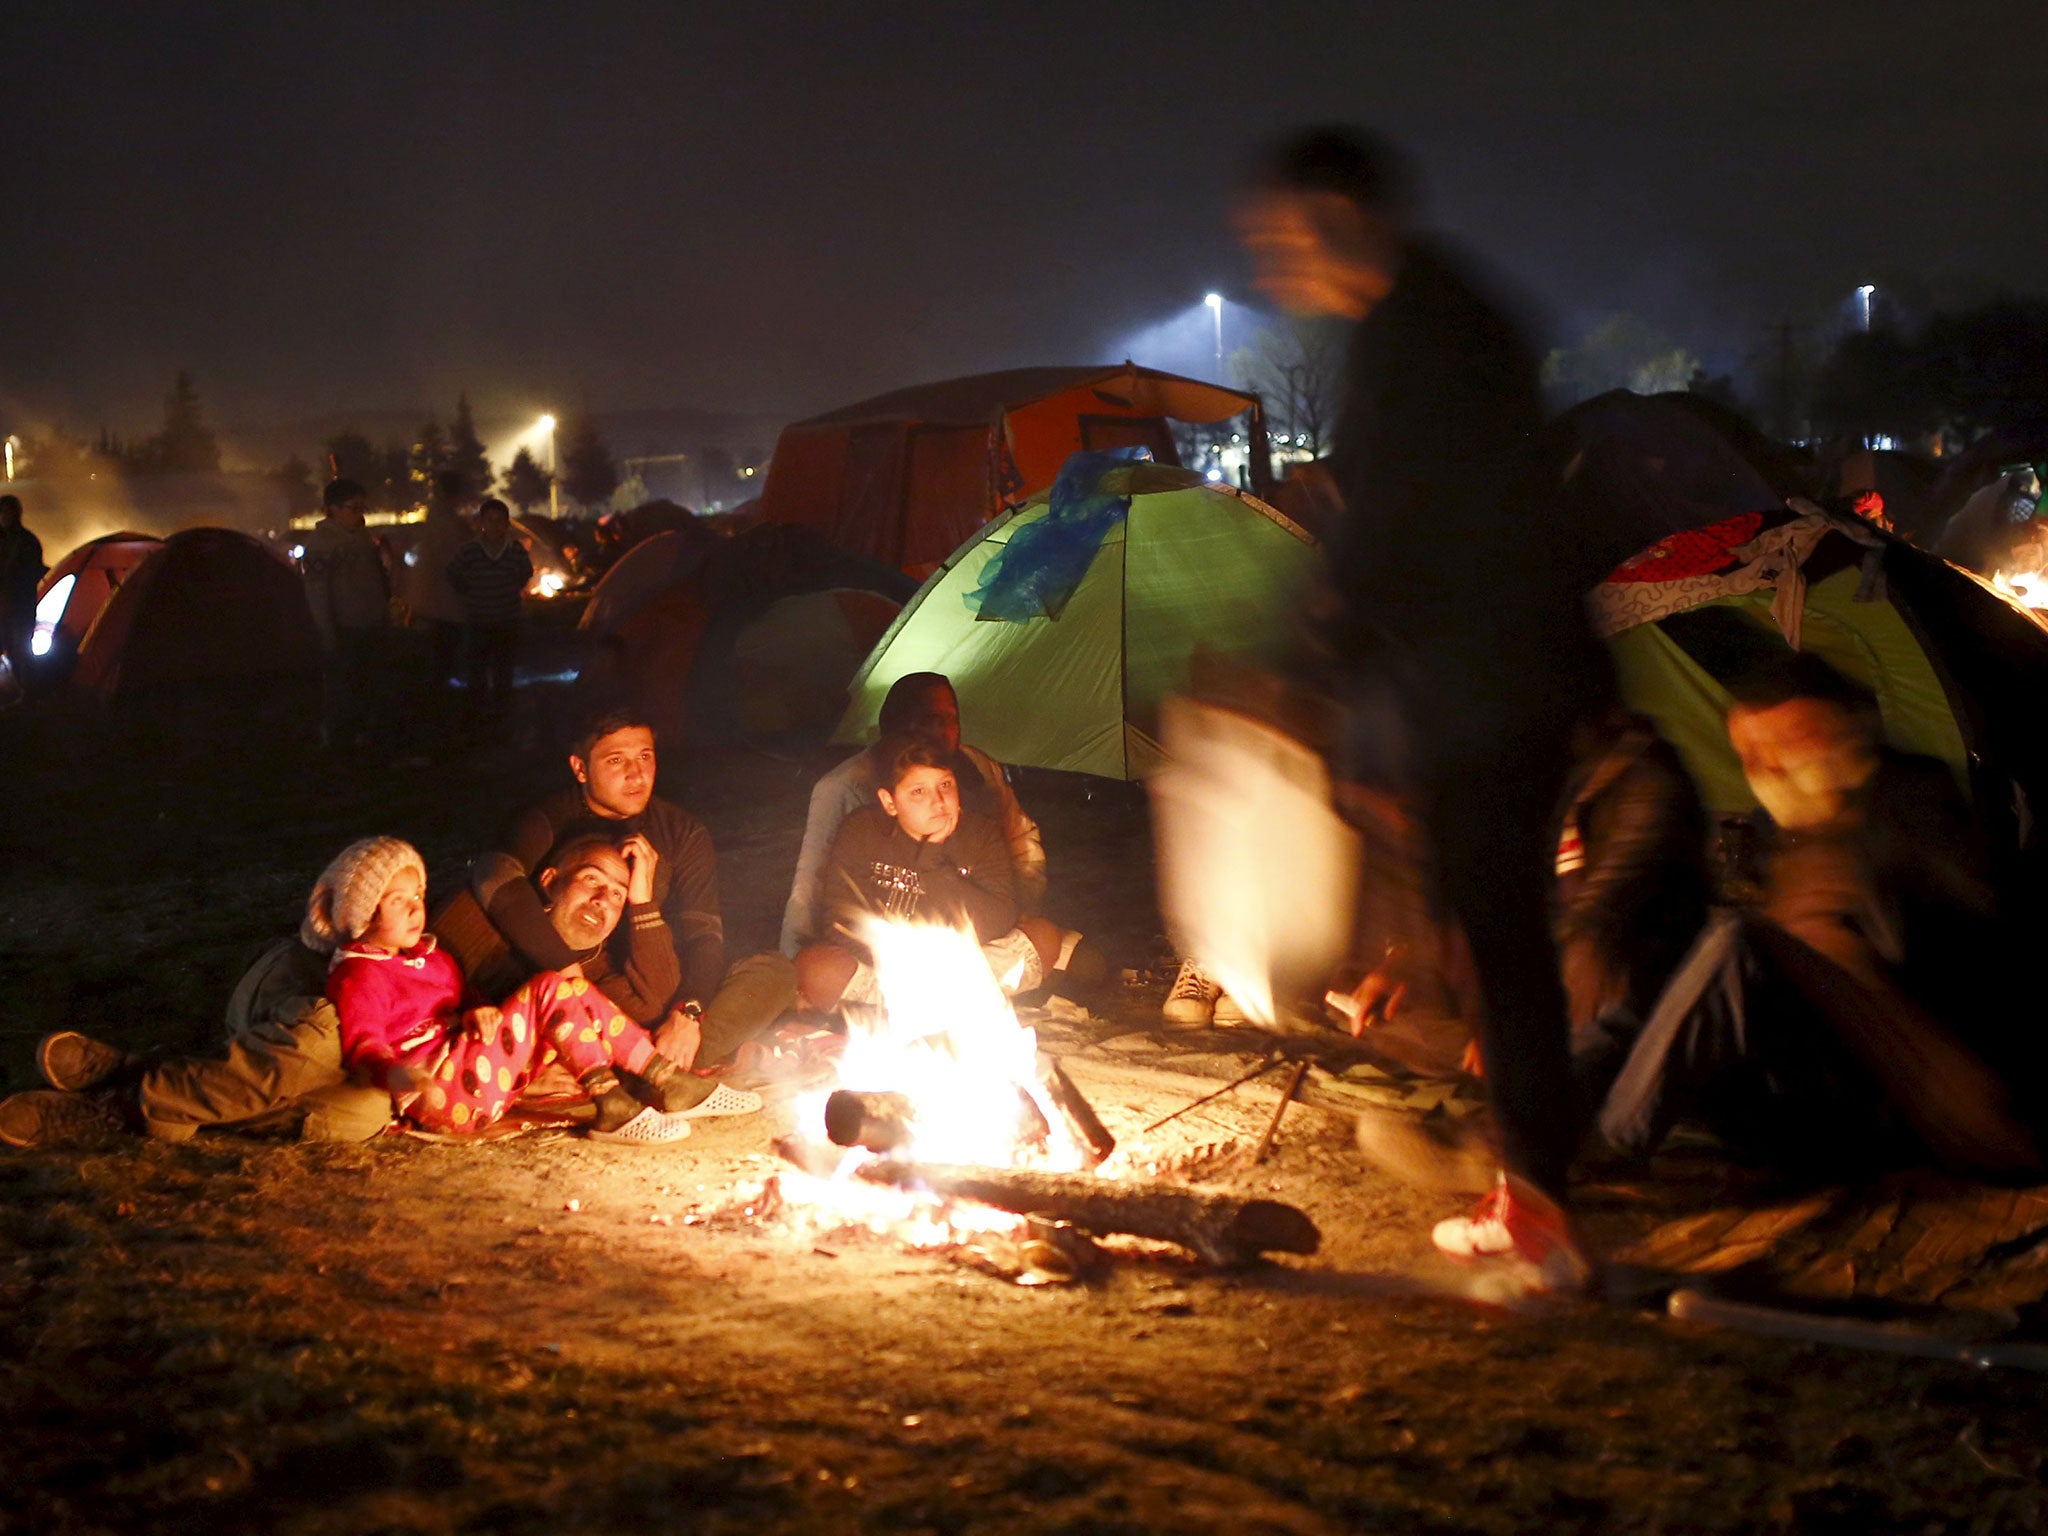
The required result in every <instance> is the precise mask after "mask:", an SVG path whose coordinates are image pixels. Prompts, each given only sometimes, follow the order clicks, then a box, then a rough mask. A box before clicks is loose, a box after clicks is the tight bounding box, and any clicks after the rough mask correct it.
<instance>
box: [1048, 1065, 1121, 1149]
mask: <svg viewBox="0 0 2048 1536" xmlns="http://www.w3.org/2000/svg"><path fill="white" fill-rule="evenodd" d="M1040 1081H1041V1082H1043V1083H1044V1085H1045V1095H1046V1097H1047V1098H1049V1099H1051V1100H1052V1101H1053V1103H1054V1105H1056V1106H1057V1107H1058V1109H1059V1112H1060V1114H1061V1115H1062V1116H1064V1117H1065V1119H1066V1122H1067V1128H1068V1129H1069V1130H1070V1131H1072V1132H1073V1133H1074V1140H1075V1141H1077V1142H1079V1143H1080V1144H1081V1149H1082V1151H1084V1152H1086V1153H1087V1154H1088V1166H1089V1167H1091V1168H1093V1167H1095V1166H1096V1165H1097V1164H1099V1163H1101V1162H1102V1161H1103V1159H1105V1158H1106V1157H1108V1156H1109V1154H1110V1153H1112V1152H1114V1151H1115V1150H1116V1138H1115V1137H1114V1136H1112V1135H1110V1134H1109V1127H1108V1126H1106V1125H1104V1124H1103V1123H1102V1117H1101V1116H1100V1115H1098V1114H1096V1113H1095V1106H1094V1105H1093V1104H1090V1103H1089V1102H1088V1100H1087V1098H1086V1096H1085V1095H1083V1094H1082V1092H1081V1090H1080V1089H1079V1088H1076V1087H1075V1086H1074V1080H1073V1079H1072V1078H1071V1077H1069V1076H1067V1070H1066V1068H1065V1067H1062V1066H1061V1065H1060V1064H1059V1063H1058V1062H1056V1061H1053V1060H1051V1059H1049V1058H1048V1059H1047V1061H1046V1068H1045V1073H1044V1075H1043V1077H1042V1078H1041V1079H1040Z"/></svg>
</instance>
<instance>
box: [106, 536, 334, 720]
mask: <svg viewBox="0 0 2048 1536" xmlns="http://www.w3.org/2000/svg"><path fill="white" fill-rule="evenodd" d="M319 665H320V642H319V639H318V637H317V636H316V635H315V634H314V631H313V615H312V613H311V612H310V611H309V610H308V609H307V607H306V589H305V587H304V586H303V585H302V584H301V582H300V580H299V574H298V572H297V571H295V570H293V569H292V567H291V565H290V564H289V563H288V562H286V561H285V559H284V558H283V557H282V556H280V555H278V554H277V553H275V552H274V551H272V550H271V549H270V548H269V547H268V546H266V545H264V544H263V543H261V542H259V541H258V540H256V539H252V538H250V537H249V536H248V535H247V534H245V533H235V532H232V531H231V530H229V529H226V528H188V529H186V530H185V531H184V532H182V533H174V534H172V535H171V536H170V537H169V538H168V539H166V540H164V542H163V545H162V547H161V548H159V549H158V550H157V551H156V552H155V553H154V554H152V555H151V556H150V557H149V558H148V559H146V560H144V561H143V562H142V563H141V564H140V565H138V566H137V567H136V568H135V569H134V571H133V572H131V573H130V575H129V577H128V579H127V580H126V581H124V582H122V583H121V585H120V588H119V589H118V590H117V591H115V593H114V595H113V596H112V597H111V598H110V599H109V600H108V601H107V605H106V606H105V607H104V608H102V609H101V610H100V615H99V617H98V618H97V619H95V620H94V621H93V625H92V628H91V629H89V630H87V631H86V634H85V639H84V640H83V641H82V642H81V643H80V644H79V647H78V669H77V671H76V672H74V673H73V674H72V678H73V681H74V682H75V683H76V684H77V685H78V686H79V687H80V688H81V689H83V690H85V691H86V692H88V693H91V694H95V695H97V696H98V697H99V698H101V699H102V700H104V701H107V702H109V703H113V702H117V701H121V700H126V699H130V698H135V697H139V696H143V695H148V694H155V693H164V692H169V691H172V690H178V689H183V688H187V687H191V686H193V685H201V684H213V683H231V684H235V685H240V686H246V687H248V689H249V691H250V693H251V695H252V697H253V696H255V695H258V694H261V693H263V692H265V691H267V690H269V689H270V688H272V687H273V686H274V685H275V684H276V683H277V682H279V681H280V680H282V679H284V678H287V677H297V676H310V675H311V674H313V673H314V672H316V671H317V670H318V668H319Z"/></svg>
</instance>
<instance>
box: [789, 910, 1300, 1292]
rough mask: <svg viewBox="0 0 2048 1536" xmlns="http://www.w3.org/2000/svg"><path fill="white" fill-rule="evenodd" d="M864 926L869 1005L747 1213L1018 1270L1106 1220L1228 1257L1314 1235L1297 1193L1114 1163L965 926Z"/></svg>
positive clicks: (1292, 1246) (1088, 1256)
mask: <svg viewBox="0 0 2048 1536" xmlns="http://www.w3.org/2000/svg"><path fill="white" fill-rule="evenodd" d="M862 937H863V939H864V940H865V941H866V943H867V944H868V946H869V950H870V952H871V953H872V954H873V956H874V962H875V971H876V975H877V978H878V980H879V983H880V990H881V994H882V1005H881V1006H880V1007H878V1008H873V1009H858V1010H854V1011H853V1014H852V1016H851V1017H850V1019H849V1030H848V1038H847V1044H846V1049H845V1051H844V1052H843V1053H842V1055H841V1057H840V1060H839V1064H838V1069H837V1074H836V1079H837V1080H836V1081H835V1082H834V1083H832V1084H829V1085H826V1086H823V1087H821V1088H818V1089H816V1090H814V1091H812V1092H810V1093H807V1094H805V1095H804V1096H802V1097H801V1098H800V1099H799V1100H798V1104H797V1122H796V1129H795V1130H794V1131H793V1132H792V1133H791V1134H790V1135H789V1136H787V1137H785V1138H783V1139H782V1140H781V1141H780V1142H778V1143H777V1151H778V1152H780V1153H781V1154H782V1156H783V1158H784V1159H785V1161H786V1162H787V1163H788V1164H789V1167H788V1168H787V1169H785V1170H784V1171H783V1172H781V1173H780V1174H778V1175H777V1176H776V1178H775V1179H774V1180H773V1181H772V1184H773V1186H774V1187H773V1188H772V1189H771V1190H767V1191H764V1192H763V1196H762V1197H760V1198H757V1199H756V1200H755V1201H754V1202H752V1204H753V1207H754V1210H755V1212H756V1213H757V1215H758V1214H765V1213H767V1212H770V1211H772V1213H773V1214H774V1215H775V1216H776V1217H777V1218H778V1219H780V1220H783V1221H790V1222H795V1223H797V1224H799V1226H800V1227H801V1228H802V1229H803V1231H804V1234H805V1235H806V1236H809V1237H811V1238H813V1239H820V1240H821V1239H822V1238H823V1236H824V1235H825V1234H827V1233H830V1232H834V1231H846V1230H849V1229H857V1230H865V1231H867V1232H871V1233H875V1234H877V1235H881V1236H886V1237H890V1238H893V1239H895V1240H897V1241H900V1242H902V1243H904V1244H906V1245H908V1246H910V1247H912V1248H915V1249H922V1250H953V1251H956V1252H960V1253H962V1254H963V1256H966V1257H968V1258H970V1259H972V1260H974V1261H976V1262H979V1263H982V1264H983V1265H984V1267H996V1268H999V1269H1002V1270H1004V1271H1005V1272H1008V1273H1012V1274H1013V1276H1014V1277H1015V1278H1020V1279H1030V1278H1036V1279H1040V1280H1043V1279H1048V1278H1069V1277H1071V1275H1073V1274H1076V1273H1078V1272H1080V1271H1081V1270H1083V1269H1085V1268H1087V1267H1088V1266H1089V1264H1090V1263H1091V1262H1093V1261H1094V1260H1095V1259H1096V1258H1097V1257H1098V1251H1097V1250H1096V1248H1095V1246H1094V1243H1093V1239H1094V1238H1096V1237H1104V1236H1109V1235H1112V1234H1125V1235H1130V1236H1135V1237H1142V1238H1150V1239H1155V1240H1159V1241H1164V1242H1169V1243H1174V1244H1178V1245H1179V1246H1181V1247H1183V1248H1187V1249H1189V1250H1191V1251H1192V1252H1194V1253H1195V1254H1196V1255H1198V1256H1199V1257H1200V1258H1202V1259H1204V1260H1206V1261H1207V1262H1209V1263H1212V1264H1217V1265H1225V1266H1230V1265H1238V1264H1243V1263H1247V1262H1250V1261H1252V1260H1254V1259H1256V1258H1257V1257H1258V1256H1259V1255H1261V1254H1264V1253H1270V1252H1280V1253H1301V1254H1305V1253H1313V1252H1314V1251H1315V1249H1316V1247H1317V1244H1318V1242H1319V1241H1320V1234H1319V1233H1318V1232H1317V1231H1316V1228H1315V1225H1314V1223H1313V1222H1311V1221H1310V1220H1309V1218H1308V1217H1307V1216H1306V1215H1305V1214H1303V1213H1302V1212H1301V1211H1299V1210H1297V1209H1295V1208H1294V1207H1292V1206H1289V1205H1284V1204H1281V1203H1280V1202H1278V1201H1273V1200H1260V1199H1245V1198H1241V1197H1238V1196H1233V1195H1227V1194H1218V1193H1208V1192H1203V1191H1200V1190H1194V1189H1190V1188H1186V1187H1184V1186H1179V1185H1173V1184H1166V1183H1158V1182H1144V1181H1139V1180H1136V1179H1129V1178H1124V1177H1121V1176H1120V1174H1121V1171H1122V1170H1121V1169H1120V1168H1119V1167H1118V1164H1117V1161H1116V1158H1115V1152H1116V1141H1115V1138H1114V1137H1113V1136H1111V1134H1110V1133H1109V1131H1108V1130H1107V1129H1106V1128H1105V1127H1104V1125H1103V1123H1102V1121H1101V1119H1100V1118H1099V1117H1098V1116H1097V1115H1096V1113H1095V1111H1094V1109H1093V1108H1092V1107H1091V1106H1090V1105H1089V1103H1088V1101H1087V1099H1086V1097H1085V1096H1084V1095H1083V1094H1082V1093H1081V1091H1080V1089H1079V1088H1077V1087H1076V1086H1075V1084H1074V1082H1073V1080H1072V1079H1071V1078H1070V1077H1069V1076H1068V1075H1067V1073H1066V1072H1065V1071H1064V1070H1063V1069H1062V1068H1061V1067H1060V1065H1059V1064H1058V1063H1057V1062H1054V1061H1051V1060H1050V1059H1048V1058H1044V1057H1041V1055H1040V1054H1039V1051H1038V1041H1037V1037H1036V1035H1035V1033H1034V1032H1033V1031H1032V1030H1031V1029H1030V1028H1029V1027H1027V1026H1026V1025H1025V1024H1023V1023H1022V1022H1021V1021H1020V1020H1019V1019H1018V1017H1017V1015H1016V1013H1015V1011H1014V1010H1013V1009H1012V1008H1011V1006H1010V1003H1009V1000H1008V999H1007V998H1006V997H1005V996H1004V993H1003V988H1002V986H1001V985H999V984H998V982H997V980H996V978H995V977H994V976H993V975H992V974H991V973H990V971H989V968H988V965H987V962H986V961H985V959H984V958H983V955H982V951H981V949H980V947H979V946H978V945H977V944H976V943H975V941H974V939H973V937H972V935H970V934H965V933H961V932H958V931H955V930H953V929H950V928H944V927H936V926H931V925H921V924H914V923H908V922H902V921H895V920H879V919H878V920H876V921H874V922H873V923H872V924H871V925H870V926H869V928H868V929H867V931H866V932H865V933H863V935H862ZM992 1254H1001V1255H1004V1257H1000V1258H996V1259H994V1260H993V1261H992V1258H991V1256H992Z"/></svg>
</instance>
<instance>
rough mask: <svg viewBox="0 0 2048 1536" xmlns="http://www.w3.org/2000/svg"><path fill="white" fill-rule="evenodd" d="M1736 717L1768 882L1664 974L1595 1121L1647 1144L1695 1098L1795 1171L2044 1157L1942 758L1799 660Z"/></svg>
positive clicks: (1717, 1125)
mask: <svg viewBox="0 0 2048 1536" xmlns="http://www.w3.org/2000/svg"><path fill="white" fill-rule="evenodd" d="M1728 730H1729V737H1730V739H1731V741H1732V742H1733V743H1734V745H1735V747H1736V750H1737V752H1738V754H1739V755H1740V757H1741V759H1742V764H1743V771H1744V774H1745V776H1746V777H1747V778H1748V780H1749V783H1750V786H1751V788H1752V789H1753V790H1754V791H1755V793H1756V796H1757V799H1758V800H1759V802H1760V803H1761V804H1762V806H1763V810H1764V813H1765V816H1766V817H1767V819H1768V827H1767V831H1766V841H1765V844H1764V848H1763V891H1762V895H1761V897H1760V898H1759V900H1758V902H1757V904H1756V906H1755V908H1754V909H1753V910H1750V911H1746V912H1728V913H1724V914H1720V915H1717V916H1716V918H1715V919H1714V921H1713V922H1712V923H1710V924H1709V926H1708V928H1707V930H1706V932H1705V933H1704V935H1703V936H1702V937H1701V939H1700V940H1699V942H1698V943H1697V944H1696V945H1695V946H1694V947H1693V950H1692V952H1691V954H1690V955H1688V956H1687V958H1686V960H1685V962H1684V963H1683V964H1682V965H1681V967H1680V968H1679V970H1678V972H1677V974H1676V975H1675V976H1674V977H1673V978H1672V981H1671V984H1670V986H1669V987H1668V988H1667V989H1666V991H1665V993H1664V995H1663V997H1662V998H1661V999H1660V1000H1659V1002H1658V1004H1657V1007H1656V1009H1655V1010H1654V1012H1653V1013H1652V1015H1651V1016H1650V1018H1649V1020H1648V1021H1647V1023H1646V1024H1645V1026H1644V1028H1643V1030H1642V1032H1641V1034H1640V1036H1639V1037H1638V1038H1637V1039H1636V1041H1635V1042H1634V1044H1633V1045H1632V1046H1631V1048H1630V1049H1629V1051H1628V1053H1627V1056H1626V1060H1625V1062H1623V1063H1622V1064H1620V1066H1619V1072H1618V1075H1617V1076H1616V1077H1615V1078H1614V1081H1613V1086H1612V1088H1611V1089H1609V1090H1608V1092H1607V1093H1606V1096H1605V1100H1604V1103H1603V1105H1602V1107H1601V1110H1600V1129H1601V1132H1602V1134H1603V1135H1604V1136H1605V1137H1606V1139H1607V1140H1608V1141H1609V1142H1610V1143H1611V1144H1613V1145H1614V1146H1616V1147H1617V1148H1619V1149H1621V1150H1623V1151H1626V1152H1632V1153H1641V1154H1647V1153H1649V1152H1651V1151H1654V1150H1655V1149H1656V1147H1657V1146H1658V1145H1659V1144H1660V1143H1661V1142H1662V1140H1663V1138H1664V1136H1665V1135H1666V1133H1667V1132H1668V1131H1669V1129H1670V1128H1671V1126H1672V1125H1673V1124H1674V1123H1676V1122H1677V1121H1678V1120H1679V1119H1681V1118H1688V1117H1689V1118H1695V1119H1698V1120H1701V1121H1703V1122H1705V1123H1706V1124H1707V1125H1708V1126H1709V1127H1710V1128H1711V1129H1712V1130H1714V1131H1715V1133H1716V1134H1717V1135H1719V1136H1720V1137H1721V1138H1722V1139H1723V1140H1724V1141H1726V1142H1727V1143H1728V1144H1729V1145H1730V1146H1731V1148H1732V1149H1733V1150H1735V1151H1736V1152H1737V1153H1738V1154H1739V1155H1743V1156H1746V1157H1749V1158H1753V1159H1756V1160H1759V1161H1763V1162H1766V1163H1768V1164H1770V1165H1772V1166H1775V1167H1778V1168H1780V1169H1783V1170H1785V1171H1787V1172H1792V1173H1798V1174H1821V1173H1835V1172H1842V1171H1868V1170H1870V1169H1871V1168H1872V1167H1873V1166H1874V1165H1876V1164H1879V1163H1881V1162H1897V1161H1916V1160H1925V1159H1929V1158H1931V1159H1932V1160H1933V1161H1934V1162H1936V1163H1938V1164H1940V1165H1941V1166H1943V1167H1946V1168H1949V1169H1952V1170H1955V1171H1959V1172H1967V1173H1972V1174H1978V1175H1993V1176H2002V1177H2033V1176H2037V1175H2038V1173H2039V1171H2040V1169H2041V1166H2042V1163H2041V1155H2040V1142H2039V1140H2038V1127H2037V1126H2030V1125H2029V1124H2028V1123H2027V1120H2028V1113H2027V1112H2028V1111H2029V1110H2031V1111H2033V1112H2034V1114H2035V1117H2036V1118H2038V1103H2028V1104H2019V1103H2016V1101H2015V1097H2014V1095H2013V1093H2012V1092H2011V1091H2010V1088H2009V1086H2008V1084H2022V1083H2024V1084H2027V1085H2028V1089H2029V1092H2031V1093H2032V1094H2033V1095H2034V1096H2035V1099H2036V1100H2037V1099H2038V1095H2039V1089H2038V1078H2037V1077H2036V1076H2035V1074H2034V1073H2032V1072H2026V1071H2016V1070H2014V1068H2015V1066H2016V1065H2017V1063H2016V1061H2015V1059H2014V1056H2013V1042H2012V1041H2011V1040H2010V1039H2009V1038H2007V1039H2001V1037H2000V1036H1999V1034H1998V1033H1997V1028H1998V1026H1999V1025H2000V1024H2002V1023H2004V1022H2005V1021H2004V1020H2003V1019H2002V1017H2001V1014H2002V1012H2003V1010H2001V1009H2000V1008H1999V1007H1998V1003H1997V990H1996V989H1997V984H1998V980H1999V974H2000V969H2001V964H2000V957H1999V954H1998V949H1999V947H2000V946H1999V945H1998V943H1997V939H1996V934H1997V913H1996V911H1995V904H1994V901H1993V896H1992V891H1991V888H1990V885H1989V882H1988V880H1987V879H1986V876H1985V868H1986V864H1985V860H1984V858H1983V854H1982V849H1981V844H1980V842H1979V839H1978V838H1977V836H1976V833H1975V830H1974V828H1973V826H1972V824H1971V821H1970V818H1969V816H1968V813H1967V811H1966V809H1965V807H1964V806H1963V804H1962V802H1961V800H1960V798H1959V796H1958V795H1957V792H1956V789H1955V785H1954V783H1953V781H1952V780H1951V779H1950V777H1949V775H1948V772H1947V770H1946V769H1945V768H1944V767H1943V766H1942V765H1941V764H1939V763H1936V762H1932V761H1930V760H1927V759H1921V758H1914V757H1909V756H1906V755H1904V754H1901V753H1896V752H1892V751H1890V750H1888V749H1886V748H1884V747H1883V746H1882V745H1881V744H1880V738H1879V735H1878V730H1877V724H1876V721H1875V718H1874V711H1873V710H1872V709H1871V707H1870V704H1869V701H1868V700H1867V699H1864V698H1863V697H1862V696H1861V695H1859V694H1858V693H1857V692H1856V690H1854V689H1853V688H1851V687H1850V686H1849V685H1848V684H1847V683H1846V682H1845V681H1844V680H1843V679H1841V678H1840V677H1839V676H1837V675H1835V674H1833V673H1832V672H1831V671H1830V670H1829V669H1827V668H1825V667H1823V666H1820V665H1819V664H1818V663H1812V662H1809V661H1807V660H1806V659H1804V658H1801V659H1800V660H1799V662H1797V663H1796V664H1794V665H1792V666H1788V667H1787V668H1785V669H1783V671H1782V672H1780V673H1779V674H1776V675H1773V676H1771V677H1767V678H1762V679H1758V680H1755V681H1754V682H1752V683H1750V684H1747V685H1744V686H1740V687H1738V688H1737V689H1736V704H1735V707H1734V708H1733V709H1732V710H1731V711H1730V712H1729V717H1728ZM2021 1048H2023V1049H2024V1048H2026V1047H2025V1046H2024V1043H2022V1047H2021Z"/></svg>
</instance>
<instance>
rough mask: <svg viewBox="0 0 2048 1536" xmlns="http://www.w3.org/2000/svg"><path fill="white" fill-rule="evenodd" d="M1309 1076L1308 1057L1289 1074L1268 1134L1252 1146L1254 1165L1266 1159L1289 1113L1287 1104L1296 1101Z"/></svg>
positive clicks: (1269, 1121)
mask: <svg viewBox="0 0 2048 1536" xmlns="http://www.w3.org/2000/svg"><path fill="white" fill-rule="evenodd" d="M1307 1076H1308V1062H1307V1060H1306V1059H1304V1060H1301V1061H1297V1062H1296V1063H1295V1064H1294V1070H1293V1071H1292V1072H1290V1073H1288V1074H1287V1087H1286V1088H1285V1089H1284V1090H1283V1091H1282V1092H1281V1094H1280V1102H1279V1103H1278V1104H1276V1105H1274V1106H1273V1118H1272V1119H1270V1120H1268V1121H1267V1122H1266V1134H1265V1135H1263V1136H1261V1137H1260V1138H1259V1144H1258V1145H1257V1146H1256V1147H1254V1148H1252V1164H1251V1165H1252V1166H1253V1167H1254V1168H1256V1167H1258V1166H1259V1164H1260V1163H1262V1162H1264V1161H1265V1160H1266V1150H1267V1148H1269V1147H1271V1146H1272V1145H1273V1137H1274V1136H1275V1135H1276V1134H1277V1133H1278V1132H1279V1130H1280V1121H1281V1118H1282V1117H1283V1116H1284V1115H1285V1114H1286V1113H1287V1106H1288V1105H1290V1104H1292V1103H1293V1102H1294V1096H1295V1095H1296V1094H1297V1093H1299V1092H1301V1080H1302V1079H1303V1078H1304V1077H1307Z"/></svg>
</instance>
